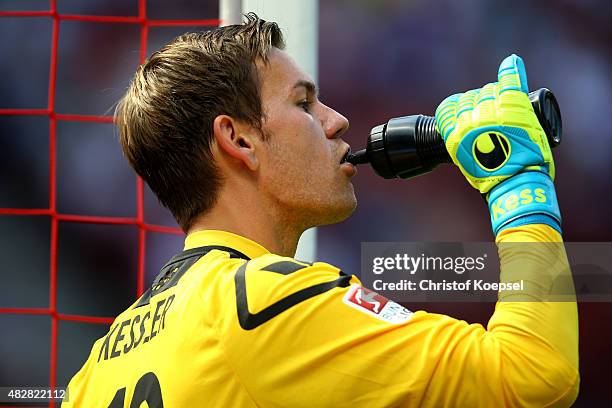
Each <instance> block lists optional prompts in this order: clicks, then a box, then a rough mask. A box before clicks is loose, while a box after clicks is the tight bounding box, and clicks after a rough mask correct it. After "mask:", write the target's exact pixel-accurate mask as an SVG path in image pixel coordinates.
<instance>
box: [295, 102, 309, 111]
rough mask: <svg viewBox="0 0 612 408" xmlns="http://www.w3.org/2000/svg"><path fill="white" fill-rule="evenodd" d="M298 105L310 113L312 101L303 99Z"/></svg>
mask: <svg viewBox="0 0 612 408" xmlns="http://www.w3.org/2000/svg"><path fill="white" fill-rule="evenodd" d="M298 105H299V106H300V107H301V108H302V109H303V110H304V112H306V113H310V102H308V101H301V102H300V103H298Z"/></svg>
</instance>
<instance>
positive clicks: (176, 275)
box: [134, 245, 251, 308]
mask: <svg viewBox="0 0 612 408" xmlns="http://www.w3.org/2000/svg"><path fill="white" fill-rule="evenodd" d="M215 249H217V250H219V251H224V252H228V253H229V254H230V258H241V259H245V260H247V261H250V260H251V258H249V257H248V256H246V255H245V254H243V253H242V252H240V251H237V250H235V249H234V248H229V247H225V246H221V245H208V246H203V247H198V248H192V249H187V250H185V251H183V252H181V253H180V254H177V255H175V256H173V257H172V259H170V260H169V261H168V262H167V263H166V264H165V265H164V266H163V267H162V269H161V271H160V272H159V274H158V275H157V277H156V278H155V280H154V281H153V284H152V285H151V287H150V288H149V289H147V291H146V292H145V293H144V294H143V295H142V297H141V298H140V300H139V301H138V303H137V304H136V306H134V307H135V308H136V307H140V306H145V305H148V304H149V301H150V300H151V298H152V297H153V296H155V295H157V294H159V293H162V292H163V291H165V290H167V289H169V288H171V287H173V286H174V285H176V284H177V283H178V281H179V280H180V279H181V278H182V277H183V275H184V274H185V272H187V270H189V268H191V267H192V266H193V264H194V263H196V262H197V261H198V260H200V258H202V257H203V256H204V255H206V254H207V253H209V252H210V251H214V250H215Z"/></svg>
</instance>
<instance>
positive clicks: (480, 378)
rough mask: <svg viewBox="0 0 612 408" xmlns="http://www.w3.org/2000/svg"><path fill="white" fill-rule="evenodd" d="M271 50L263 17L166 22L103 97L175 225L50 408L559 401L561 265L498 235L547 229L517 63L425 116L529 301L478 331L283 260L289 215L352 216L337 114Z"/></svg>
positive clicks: (554, 221) (548, 194)
mask: <svg viewBox="0 0 612 408" xmlns="http://www.w3.org/2000/svg"><path fill="white" fill-rule="evenodd" d="M283 48H284V45H283V39H282V34H281V32H280V30H279V28H278V26H277V25H276V24H274V23H270V22H265V21H263V20H261V19H259V18H257V17H256V16H254V15H248V16H247V21H246V22H245V23H244V24H241V25H235V26H228V27H223V28H218V29H215V30H212V31H208V32H204V33H193V34H185V35H183V36H180V37H178V38H177V39H175V40H174V41H173V42H171V43H170V44H168V45H167V46H165V47H164V48H163V49H162V50H160V51H159V52H156V53H154V54H153V55H152V56H151V57H150V58H149V60H148V61H146V62H145V63H144V64H143V65H142V66H141V67H140V68H139V69H138V71H137V72H136V75H135V77H134V80H133V81H132V83H131V84H130V86H129V89H128V91H127V93H126V95H125V96H124V97H123V99H122V100H121V101H120V103H119V105H118V108H117V111H116V121H117V125H118V128H119V134H120V141H121V144H122V147H123V150H124V153H125V155H126V157H127V159H128V160H129V161H130V163H131V165H132V166H133V167H134V169H135V170H136V172H137V173H138V174H139V175H140V176H142V177H143V179H144V180H145V181H146V182H147V183H148V184H149V186H150V187H151V189H152V190H153V191H154V192H155V193H156V194H157V196H158V198H159V199H160V201H161V202H162V203H163V204H164V205H165V206H167V207H168V208H169V209H170V210H171V211H172V213H173V215H174V216H175V218H176V219H177V221H178V223H179V224H180V225H181V227H182V228H183V230H184V231H185V232H186V233H187V238H186V241H185V247H184V251H183V252H181V253H179V254H178V255H176V256H175V257H174V258H172V259H171V260H170V261H169V262H168V263H167V265H166V266H165V267H164V268H163V269H162V271H161V272H160V274H159V275H158V277H157V278H156V279H155V281H154V283H153V285H152V286H151V287H150V288H149V289H148V290H147V291H146V292H145V294H144V295H143V296H142V297H141V298H140V299H138V300H137V301H136V302H135V303H134V304H133V305H131V306H130V307H129V308H128V309H127V310H126V311H125V312H123V313H122V314H120V315H119V316H118V317H117V318H116V320H115V321H114V323H113V324H112V325H111V327H110V329H109V332H108V334H107V335H105V336H104V337H103V338H101V339H99V340H98V341H96V343H95V344H94V346H93V348H92V351H91V354H90V356H89V358H88V360H87V361H86V362H85V364H84V366H83V367H82V369H81V370H80V371H79V372H78V373H77V374H76V375H75V376H74V378H73V379H72V381H71V382H70V384H69V394H68V395H69V400H68V401H65V402H64V404H63V406H66V407H105V408H106V407H128V406H129V407H138V406H141V404H142V403H144V402H146V403H147V406H149V407H150V408H153V407H162V406H165V407H202V406H207V407H281V406H282V407H345V406H346V407H349V406H350V407H356V406H359V407H361V406H363V407H388V406H393V407H396V406H401V407H414V406H424V407H453V406H456V407H501V406H508V407H544V406H559V407H566V406H569V405H571V404H572V402H573V401H574V400H575V398H576V396H577V393H578V384H579V375H578V352H577V349H578V333H577V330H578V329H577V327H578V323H577V311H576V303H575V301H568V302H545V301H539V300H545V298H544V296H545V294H547V293H549V292H550V290H551V287H552V284H553V281H554V280H555V279H556V278H557V276H555V274H562V273H565V274H569V272H568V270H567V268H564V267H563V266H566V260H565V255H564V252H563V250H562V245H561V246H560V245H556V246H555V245H551V246H550V247H549V246H547V247H546V248H548V249H547V250H545V251H535V252H534V253H529V250H528V249H521V248H525V247H520V248H519V249H518V250H516V249H515V250H512V251H506V250H504V249H503V245H504V244H505V243H508V242H545V243H551V242H552V243H561V241H562V239H561V217H560V213H559V209H558V206H557V200H556V196H555V189H554V186H553V183H552V180H553V177H554V163H553V159H552V156H551V153H550V149H549V147H548V145H547V143H546V140H545V138H544V137H543V131H542V129H541V128H540V126H539V124H538V121H537V119H536V117H535V115H534V113H533V111H532V108H531V105H530V102H529V100H528V97H527V79H526V74H525V70H524V67H523V64H522V61H521V60H520V58H518V57H516V56H511V57H509V58H508V59H506V60H504V62H503V63H502V65H501V67H500V70H499V76H498V82H496V83H492V84H489V85H486V86H484V87H483V88H481V89H478V90H473V91H469V92H466V93H464V94H459V95H455V96H452V97H450V98H448V99H447V100H446V101H445V102H443V103H442V104H441V105H440V106H439V108H438V110H437V112H436V121H437V125H438V129H439V131H440V132H441V133H442V134H443V136H444V139H445V142H446V144H447V148H448V150H449V152H450V154H451V156H452V158H453V160H454V161H455V163H456V164H457V166H459V168H460V169H461V171H462V172H463V173H464V174H465V176H466V178H467V179H468V181H469V183H470V184H471V185H472V186H474V187H476V188H477V189H478V190H479V191H480V192H481V193H483V194H485V196H486V198H487V200H488V203H489V206H490V210H491V220H492V225H493V230H494V233H495V236H496V241H497V242H498V243H499V245H500V259H501V280H502V281H505V282H512V281H514V280H516V279H518V278H519V277H520V278H521V279H525V280H526V281H528V282H529V284H530V286H531V287H532V288H534V289H533V290H532V291H531V292H530V293H529V296H530V298H529V299H530V300H532V301H530V302H516V301H515V302H513V301H512V300H513V299H504V301H503V302H502V301H500V302H498V304H497V307H496V309H495V312H494V314H493V316H492V317H491V319H490V321H489V323H488V326H487V328H484V327H482V326H481V325H479V324H471V325H470V324H467V323H466V322H464V321H459V320H456V319H453V318H452V317H449V316H444V315H440V314H433V313H427V312H426V311H417V312H414V313H413V312H411V311H408V310H406V309H405V308H403V307H401V306H400V305H398V304H396V303H394V302H392V301H390V300H388V299H385V298H383V297H382V296H380V295H377V294H375V293H374V292H371V291H370V290H368V289H366V288H363V287H362V286H361V285H360V282H359V280H358V279H357V278H356V277H354V276H352V275H350V274H345V273H343V272H342V271H340V269H338V268H336V267H334V266H332V265H329V264H327V263H324V262H315V263H306V262H301V261H298V260H296V259H294V258H293V256H294V253H295V249H296V246H297V242H298V238H299V237H300V235H301V233H302V232H303V231H304V230H306V229H307V228H309V227H314V226H319V225H325V224H331V223H336V222H339V221H342V220H344V219H346V218H347V217H348V216H349V215H350V214H351V213H352V212H353V210H354V208H355V206H356V199H355V194H354V191H353V186H352V184H351V177H352V176H354V174H355V169H354V167H353V166H352V165H351V164H350V163H346V162H345V157H346V155H347V153H348V145H347V144H346V143H345V142H344V141H343V140H342V135H343V133H344V132H345V131H346V130H347V128H348V122H347V120H346V119H345V118H344V117H343V116H342V115H340V114H339V113H338V112H336V111H334V110H333V109H331V108H330V107H328V106H326V105H324V104H323V103H322V102H321V101H320V100H319V99H318V97H317V88H316V86H315V84H314V83H313V82H312V80H311V79H310V78H309V77H308V76H307V75H306V74H305V73H304V72H303V71H302V70H301V69H300V68H299V67H298V66H297V65H296V63H295V62H294V61H293V60H292V59H291V58H290V57H289V56H288V55H287V53H286V52H284V51H283ZM457 215H458V216H459V214H457ZM547 245H550V244H547ZM521 251H524V253H523V252H521ZM555 264H559V265H561V267H559V268H553V267H552V266H551V265H555ZM518 266H520V268H519V267H518Z"/></svg>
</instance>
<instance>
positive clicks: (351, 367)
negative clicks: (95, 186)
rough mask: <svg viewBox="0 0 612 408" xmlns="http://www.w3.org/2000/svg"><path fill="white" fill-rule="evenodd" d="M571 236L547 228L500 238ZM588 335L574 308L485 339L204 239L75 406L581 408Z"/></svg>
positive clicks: (204, 234) (537, 311)
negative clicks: (581, 355) (583, 344)
mask: <svg viewBox="0 0 612 408" xmlns="http://www.w3.org/2000/svg"><path fill="white" fill-rule="evenodd" d="M560 239H561V237H560V236H559V234H558V233H557V232H556V231H554V230H553V229H551V228H549V227H547V226H543V225H538V226H533V225H531V226H524V227H520V228H513V229H508V230H506V231H504V232H502V233H501V234H500V236H498V238H497V240H498V242H504V241H545V242H550V241H560ZM500 257H501V259H502V276H503V269H504V265H503V263H504V256H503V254H501V253H500ZM509 262H510V261H509ZM544 269H545V268H543V270H542V275H545V274H546V271H545V270H544ZM577 333H578V323H577V311H576V304H575V302H498V304H497V306H496V310H495V312H494V314H493V316H492V317H491V320H490V322H489V324H488V326H487V328H485V327H483V326H482V325H480V324H468V323H466V322H464V321H460V320H456V319H453V318H451V317H449V316H445V315H441V314H433V313H427V312H425V311H416V312H414V313H413V312H411V311H409V310H407V309H405V308H404V307H402V306H400V305H399V304H397V303H395V302H393V301H391V300H388V299H386V298H384V297H382V296H380V295H378V294H376V293H375V292H372V291H370V290H368V289H367V288H364V287H362V286H361V284H360V282H359V280H358V279H357V278H356V277H354V276H352V275H349V274H345V273H343V272H342V271H341V270H339V269H338V268H336V267H334V266H332V265H330V264H327V263H323V262H315V263H312V264H311V263H305V262H300V261H297V260H295V259H292V258H287V257H282V256H278V255H274V254H271V253H269V252H268V251H267V250H266V249H265V248H263V247H262V246H260V245H258V244H257V243H255V242H253V241H251V240H249V239H246V238H244V237H241V236H238V235H235V234H231V233H228V232H223V231H211V230H209V231H200V232H196V233H193V234H191V235H189V236H188V237H187V239H186V245H185V250H184V252H182V253H181V254H179V255H177V256H175V257H174V258H173V259H172V260H171V261H169V262H168V264H166V266H165V267H164V268H163V269H162V271H161V273H160V274H159V276H158V277H157V278H156V279H155V281H154V283H153V285H152V287H151V288H149V290H148V291H147V292H145V294H144V295H143V296H142V297H141V298H140V299H138V300H137V301H136V302H135V303H134V304H133V305H132V306H130V307H129V308H128V309H127V310H126V311H125V312H123V313H122V314H120V315H119V316H118V317H117V318H116V320H115V321H114V322H113V324H112V325H111V327H110V329H109V332H108V334H107V335H106V336H104V337H103V338H101V339H99V340H97V341H96V342H95V344H94V345H93V348H92V351H91V354H90V356H89V358H88V360H87V361H86V362H85V364H84V366H83V367H82V368H81V370H80V371H79V372H78V373H77V374H76V375H75V376H74V378H73V379H72V380H71V381H70V384H69V387H68V400H67V401H64V402H63V404H62V407H66V408H67V407H87V408H90V407H103V408H107V407H108V408H115V407H147V406H148V407H149V408H156V407H166V408H168V407H419V406H423V407H451V406H456V407H481V406H482V407H502V406H508V407H523V406H530V407H545V406H569V405H571V403H572V402H573V401H574V400H575V398H576V395H577V391H578V383H579V376H578V352H577V350H578V334H577ZM145 402H146V404H144V403H145Z"/></svg>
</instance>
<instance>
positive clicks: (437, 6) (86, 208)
mask: <svg viewBox="0 0 612 408" xmlns="http://www.w3.org/2000/svg"><path fill="white" fill-rule="evenodd" d="M217 3H218V2H217V1H216V0H211V1H197V2H196V1H187V0H181V1H173V2H168V1H162V0H148V1H147V16H148V17H149V18H155V19H216V18H218V13H219V11H218V4H217ZM57 6H58V12H59V13H62V14H86V15H118V16H136V15H138V8H137V1H135V0H134V1H125V0H89V1H86V2H83V1H80V0H58V1H57ZM319 7H320V32H319V84H320V88H321V99H322V100H323V102H325V103H326V104H327V105H329V106H331V107H333V108H335V109H336V110H338V111H340V112H341V113H343V114H344V115H345V116H346V117H348V119H349V120H350V122H351V129H350V130H349V132H348V134H347V135H346V139H347V141H348V142H349V143H350V144H351V145H352V146H353V150H357V149H359V148H362V147H365V141H366V138H367V135H368V134H369V131H370V129H371V128H372V127H373V126H375V125H377V124H380V123H383V122H386V121H387V120H388V119H390V118H391V117H395V116H403V115H408V114H416V113H424V114H428V115H432V114H433V112H434V110H435V107H436V106H437V104H438V103H439V102H440V101H441V100H442V99H444V98H445V97H446V96H448V95H450V94H452V93H456V92H460V91H464V90H467V89H471V88H476V87H480V86H481V85H483V84H484V83H486V82H491V81H494V80H496V73H497V67H498V64H499V62H500V61H501V60H502V59H503V58H504V57H506V56H507V55H509V54H511V53H517V54H518V55H520V56H522V57H523V59H524V60H525V63H526V67H527V72H528V77H529V86H530V88H531V89H537V88H540V87H544V86H545V87H548V88H550V89H551V90H553V92H554V93H555V95H556V96H557V99H558V101H559V104H560V106H561V110H562V113H563V124H564V141H563V144H562V145H561V146H560V147H558V148H556V149H555V151H554V154H555V160H556V165H557V179H556V185H557V193H558V196H559V202H560V206H561V210H562V214H563V217H564V220H563V229H564V237H565V240H566V241H584V242H588V241H612V231H611V227H612V220H610V219H609V218H608V217H607V213H608V211H609V209H610V208H611V207H612V189H611V188H612V182H611V181H610V177H611V174H612V164H611V161H612V145H611V141H612V135H611V133H612V131H610V130H609V128H608V127H607V126H606V125H605V124H606V123H607V121H608V120H609V116H610V114H611V113H612V109H611V108H612V106H611V105H612V97H611V95H612V92H611V91H612V2H610V1H608V0H589V1H579V0H556V1H555V0H540V1H537V2H535V1H529V0H514V1H501V0H500V1H486V0H465V1H462V2H457V1H452V0H431V1H424V0H412V1H399V0H397V1H391V0H389V1H373V0H321V1H320V6H319ZM48 9H49V2H48V1H47V0H20V1H17V0H15V1H0V11H2V10H48ZM52 24H53V20H52V18H51V17H44V16H41V17H27V18H24V17H2V18H0V37H1V38H3V40H2V42H0V55H2V62H1V63H0V109H9V108H14V109H31V108H35V109H46V107H47V99H48V81H49V64H50V44H51V34H52ZM201 29H203V28H202V27H151V28H150V30H149V38H148V43H147V48H148V53H149V54H150V53H151V52H152V51H154V50H157V49H159V48H160V47H161V46H162V45H163V44H165V43H167V42H168V41H170V40H171V39H172V38H173V37H174V36H176V35H178V34H180V33H182V32H185V31H195V30H201ZM139 47H140V26H139V25H138V24H118V23H91V22H79V21H62V22H61V28H60V33H59V48H58V54H57V57H58V60H57V61H58V64H57V76H56V78H57V91H56V97H55V110H56V112H58V113H61V114H80V115H109V114H111V112H112V108H113V104H114V103H115V102H116V101H117V99H119V97H120V96H121V95H122V93H123V91H124V89H125V87H126V86H127V84H128V82H129V80H130V78H131V76H132V75H133V72H134V71H135V69H136V67H137V66H138V61H139ZM56 159H57V211H58V212H59V213H61V214H76V215H95V216H109V217H128V218H133V217H136V178H135V176H134V174H133V172H132V171H131V169H130V168H129V166H128V165H127V163H126V161H125V160H124V159H123V157H122V156H121V151H120V148H119V144H118V142H117V138H116V135H115V133H114V130H113V126H112V124H110V123H82V122H70V121H58V125H57V151H56ZM49 168H50V160H49V119H48V117H47V116H7V115H0V208H31V209H44V208H48V207H49V176H50V174H49ZM354 185H355V189H356V193H357V197H358V200H359V204H358V208H357V211H356V212H355V214H354V215H353V216H352V217H351V218H350V219H349V220H347V221H345V222H343V223H341V224H338V225H334V226H328V227H322V228H320V229H319V231H318V246H317V248H318V258H319V259H320V260H324V261H327V262H330V263H333V264H335V265H338V266H339V267H341V268H342V269H343V270H344V271H346V272H348V273H358V271H359V270H360V265H359V261H360V250H361V248H360V245H361V242H369V241H490V240H492V239H493V237H492V233H491V231H490V226H489V222H488V215H487V209H486V206H485V203H484V202H483V200H482V198H481V197H480V195H479V194H478V193H477V192H476V191H475V190H472V189H471V188H469V187H468V186H467V185H466V182H465V181H464V179H463V177H462V176H461V175H460V174H459V172H458V170H457V169H455V168H453V167H451V166H441V167H440V168H438V169H436V170H435V171H434V172H432V173H430V174H428V175H425V176H421V177H418V178H416V179H413V180H409V181H403V180H384V179H382V178H379V177H378V176H376V175H375V174H374V173H373V172H372V171H371V170H370V169H368V168H360V169H359V175H358V176H357V177H356V178H355V179H354ZM144 204H145V212H144V216H145V222H147V223H151V224H160V225H167V226H175V225H176V224H175V223H174V220H173V219H172V217H171V216H170V215H169V214H168V213H167V211H166V210H164V209H163V208H160V206H159V205H158V203H157V201H156V199H155V197H154V196H153V195H152V194H151V193H150V191H149V190H148V189H147V188H145V202H144ZM50 235H51V222H50V217H48V216H24V215H19V216H14V215H1V216H0V274H1V275H0V276H1V277H2V279H1V283H0V308H42V309H45V308H48V307H49V289H50V282H49V257H50V253H49V252H50V251H49V247H50V243H49V237H50ZM182 242H183V237H182V236H180V235H172V234H164V233H157V232H148V233H147V240H146V259H145V270H146V273H145V287H146V285H147V284H149V283H150V282H151V281H152V280H153V278H154V276H155V275H156V274H157V272H158V270H159V268H160V267H161V266H162V265H163V264H164V263H165V261H166V260H167V259H168V258H170V257H171V256H172V255H173V254H174V253H176V252H178V251H180V250H181V249H182ZM57 247H58V252H57V256H58V258H57V310H58V312H60V313H65V314H74V315H88V316H103V317H112V316H115V315H117V314H118V313H119V312H121V311H122V310H123V309H125V308H126V307H127V306H128V305H129V304H130V303H131V302H132V301H133V300H134V298H135V296H136V293H137V277H136V270H137V263H138V259H137V254H138V229H137V227H136V226H133V225H132V226H130V225H127V226H124V225H99V224H89V223H75V222H60V223H59V225H58V242H57ZM406 306H407V307H409V308H410V309H412V310H418V309H426V310H429V311H433V312H440V313H445V314H449V315H451V316H454V317H457V318H460V319H464V320H467V321H469V322H474V323H478V322H480V323H483V324H486V322H487V320H488V318H489V316H490V315H491V313H492V311H493V306H494V305H493V304H482V303H479V304H431V303H429V304H406ZM579 312H580V341H581V344H580V364H581V375H582V383H581V392H580V396H579V398H578V401H577V403H576V405H575V406H577V407H599V406H601V407H604V406H605V407H607V406H610V405H611V403H612V396H611V393H610V391H609V386H608V384H607V378H606V377H607V372H608V370H607V369H608V367H609V366H611V365H612V354H611V353H610V350H609V345H610V343H611V340H612V328H610V322H612V305H610V304H609V303H582V304H580V305H579ZM0 327H2V334H1V335H0V358H1V360H2V363H1V364H0V386H9V385H28V384H29V385H45V384H48V383H49V359H50V341H51V340H50V339H51V317H49V316H48V315H23V314H7V313H3V314H0ZM107 329H108V325H107V324H91V323H81V322H73V321H60V322H59V323H58V327H57V333H58V338H57V353H58V354H57V381H56V382H57V384H58V385H66V384H67V382H68V381H69V379H70V378H71V377H72V375H74V373H75V372H76V371H77V370H78V369H79V368H80V366H81V365H82V364H83V362H84V361H85V359H86V357H87V355H88V353H89V349H90V347H91V344H92V343H93V341H94V340H95V339H97V338H99V337H101V336H102V335H103V334H104V333H105V332H106V330H107Z"/></svg>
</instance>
